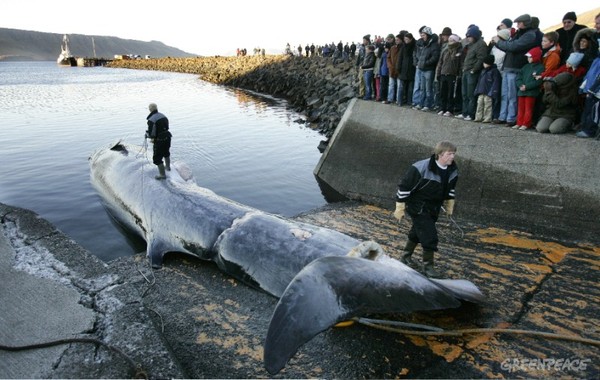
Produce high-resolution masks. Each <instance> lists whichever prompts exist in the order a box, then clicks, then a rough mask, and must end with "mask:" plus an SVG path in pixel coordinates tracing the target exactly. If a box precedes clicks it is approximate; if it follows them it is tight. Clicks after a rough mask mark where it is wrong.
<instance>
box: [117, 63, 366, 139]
mask: <svg viewBox="0 0 600 380" xmlns="http://www.w3.org/2000/svg"><path fill="white" fill-rule="evenodd" d="M109 67H125V68H130V69H141V70H158V71H173V72H179V73H192V74H198V75H200V78H201V79H202V80H205V81H207V82H211V83H216V84H222V85H226V86H231V87H238V88H243V89H247V90H252V91H256V92H260V93H263V94H270V95H273V96H276V97H280V98H284V99H286V100H287V101H288V102H289V104H290V105H291V106H292V107H293V108H295V110H296V111H299V112H303V113H305V114H306V116H307V120H308V121H309V122H311V123H314V125H315V126H317V129H319V130H320V131H321V132H322V133H324V134H325V135H326V136H331V135H332V134H333V132H334V130H335V128H336V126H337V125H338V123H339V121H340V119H341V117H342V115H343V114H344V111H346V107H347V106H348V102H349V101H350V100H351V99H352V98H353V97H355V96H356V89H357V88H358V80H357V71H356V68H355V66H354V64H353V63H351V62H343V63H338V64H336V65H334V64H333V62H332V59H331V58H323V57H312V58H304V57H288V56H285V55H272V56H264V57H263V56H245V57H195V58H163V59H141V60H115V61H113V62H112V63H111V64H110V65H109Z"/></svg>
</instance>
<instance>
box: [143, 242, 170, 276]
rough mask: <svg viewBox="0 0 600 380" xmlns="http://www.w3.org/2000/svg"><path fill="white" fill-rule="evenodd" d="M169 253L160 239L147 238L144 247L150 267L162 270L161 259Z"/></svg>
mask: <svg viewBox="0 0 600 380" xmlns="http://www.w3.org/2000/svg"><path fill="white" fill-rule="evenodd" d="M167 252H169V249H168V247H167V245H166V244H164V243H163V242H162V241H161V240H160V239H154V238H148V246H147V247H146V256H147V257H148V260H150V265H152V268H154V269H160V268H162V263H163V257H164V256H165V254H166V253H167Z"/></svg>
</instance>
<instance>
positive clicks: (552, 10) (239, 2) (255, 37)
mask: <svg viewBox="0 0 600 380" xmlns="http://www.w3.org/2000/svg"><path fill="white" fill-rule="evenodd" d="M394 3H395V4H397V5H395V6H393V7H392V6H387V7H384V6H382V4H394ZM367 4H368V5H367ZM562 4H563V5H561V6H559V7H556V6H551V5H550V3H549V2H548V0H542V1H538V0H526V1H524V0H503V1H496V2H495V1H473V0H453V1H443V0H442V1H439V0H427V1H422V0H413V1H409V2H407V1H402V0H398V1H370V2H365V1H364V0H363V1H355V0H346V1H339V0H299V1H286V0H226V1H223V0H209V1H198V0H162V1H155V0H145V1H139V0H101V1H85V0H83V1H82V0H2V2H1V6H0V27H3V28H13V29H23V30H33V31H38V32H47V33H59V34H86V35H93V36H113V37H119V38H124V39H133V40H141V41H152V40H155V41H160V42H163V43H165V44H166V45H169V46H172V47H175V48H178V49H181V50H183V51H185V52H188V53H192V54H196V55H234V54H235V51H236V49H237V48H246V49H247V50H248V52H249V54H252V50H253V49H254V48H256V47H259V48H264V49H265V50H266V52H267V54H276V53H280V52H282V51H283V49H284V48H285V45H286V44H287V43H290V45H291V46H292V48H297V46H298V45H299V44H301V45H302V46H304V45H306V44H307V43H308V44H312V43H314V44H315V45H323V44H324V43H331V42H335V43H338V42H339V41H340V40H341V41H343V42H344V43H345V42H349V43H351V42H357V43H358V42H360V41H361V40H362V36H364V35H365V34H371V36H375V35H383V36H386V35H387V34H389V33H393V34H398V33H399V32H400V30H402V29H405V30H408V31H409V32H411V33H413V35H415V36H417V38H418V30H419V28H420V27H421V26H423V25H426V26H429V27H431V28H432V30H433V32H434V33H437V34H439V33H441V31H442V29H443V28H444V27H446V26H449V27H450V28H452V30H453V32H454V33H456V34H458V35H459V36H460V37H461V38H464V35H465V32H466V30H467V27H468V26H469V25H470V24H476V25H478V26H479V27H480V29H481V30H482V32H483V37H484V39H486V41H489V39H490V38H491V37H492V36H493V35H495V30H496V26H497V25H498V24H499V23H500V21H501V20H502V19H504V18H510V19H515V18H517V17H518V16H519V15H521V14H524V13H529V14H530V15H532V16H537V17H538V18H539V19H540V28H541V29H545V28H547V27H550V26H553V25H556V24H559V23H560V22H561V21H562V17H563V15H564V14H565V13H566V12H568V11H574V12H576V13H577V14H580V13H582V12H585V11H588V10H590V9H593V8H594V7H595V5H594V4H592V2H588V1H573V2H572V3H568V4H567V2H562Z"/></svg>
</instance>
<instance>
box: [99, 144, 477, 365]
mask: <svg viewBox="0 0 600 380" xmlns="http://www.w3.org/2000/svg"><path fill="white" fill-rule="evenodd" d="M89 163H90V181H91V183H92V185H93V187H94V188H95V189H96V191H97V192H98V194H99V195H100V197H101V199H102V201H103V203H104V205H105V207H106V209H107V211H108V212H109V213H110V214H111V216H113V217H114V218H115V220H116V221H118V222H119V223H120V224H122V225H123V226H125V227H126V228H128V229H130V230H132V231H134V232H136V233H137V234H139V235H140V236H141V237H143V238H144V239H145V240H146V242H147V256H148V258H149V260H150V263H151V264H152V266H153V267H155V268H159V267H160V266H161V265H162V261H163V257H164V255H165V254H166V253H168V252H184V253H187V254H190V255H193V256H196V257H198V258H200V259H203V260H211V261H214V262H215V263H216V264H217V266H218V267H219V268H220V269H221V270H222V271H224V272H226V273H228V274H230V275H232V276H233V277H235V278H237V279H239V280H241V281H243V282H245V283H246V284H249V285H251V286H254V287H257V288H259V289H262V290H264V291H266V292H268V293H269V294H272V295H273V296H275V297H278V298H279V302H278V304H277V306H276V308H275V311H274V313H273V316H272V318H271V322H270V325H269V329H268V332H267V337H266V340H265V345H264V364H265V368H266V369H267V371H268V372H269V373H271V374H275V373H277V372H279V371H280V370H281V369H282V368H283V367H284V366H285V364H286V363H287V361H288V360H289V359H290V358H291V357H292V356H293V355H294V354H295V352H296V351H297V350H298V348H299V347H300V346H301V345H302V344H304V343H306V342H307V341H309V340H310V339H311V338H313V337H314V336H315V335H317V334H319V333H320V332H322V331H324V330H326V329H328V328H330V327H331V326H333V325H334V324H336V323H337V322H340V321H343V320H346V319H348V318H352V317H356V316H362V315H365V314H369V313H397V312H411V311H417V310H435V309H446V308H454V307H458V306H459V305H460V301H461V300H463V301H468V302H480V301H482V300H483V295H482V294H481V292H480V291H479V289H477V287H476V286H475V285H473V284H472V283H471V282H469V281H466V280H437V279H428V278H427V277H424V276H423V275H421V274H420V273H418V272H417V271H415V270H413V269H411V268H410V267H408V266H406V265H404V264H402V263H400V262H399V261H397V260H394V259H392V258H390V257H389V256H387V255H385V253H383V251H382V250H381V247H379V245H378V244H377V243H375V242H370V241H367V242H361V241H359V240H357V239H355V238H353V237H350V236H348V235H345V234H342V233H340V232H338V231H334V230H331V229H327V228H323V227H318V226H315V225H310V224H307V223H301V222H297V221H293V220H289V219H286V218H283V217H280V216H277V215H273V214H269V213H265V212H262V211H259V210H256V209H254V208H251V207H248V206H245V205H242V204H239V203H237V202H235V201H232V200H230V199H227V198H224V197H221V196H219V195H217V194H215V193H214V192H212V191H210V190H208V189H205V188H202V187H199V186H198V185H197V184H196V183H195V181H194V180H193V177H192V175H191V172H190V170H189V169H188V168H187V167H186V166H185V164H183V163H180V162H175V163H173V164H172V165H171V166H172V169H173V170H172V171H171V172H168V178H167V180H166V181H157V180H155V179H154V174H155V173H154V172H155V170H156V169H155V168H154V165H153V164H152V163H151V162H149V161H148V160H147V158H146V157H145V155H144V154H143V153H142V147H139V146H134V145H129V144H125V143H122V142H118V143H115V144H111V145H109V146H107V147H105V148H101V149H98V150H96V151H95V152H94V153H93V154H92V155H91V156H90V159H89Z"/></svg>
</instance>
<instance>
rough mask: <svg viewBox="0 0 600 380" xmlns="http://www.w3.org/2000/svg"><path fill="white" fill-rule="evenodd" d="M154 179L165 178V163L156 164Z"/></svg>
mask: <svg viewBox="0 0 600 380" xmlns="http://www.w3.org/2000/svg"><path fill="white" fill-rule="evenodd" d="M154 178H156V179H165V178H167V174H166V173H165V165H163V164H160V165H158V175H157V176H156V177H154Z"/></svg>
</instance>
